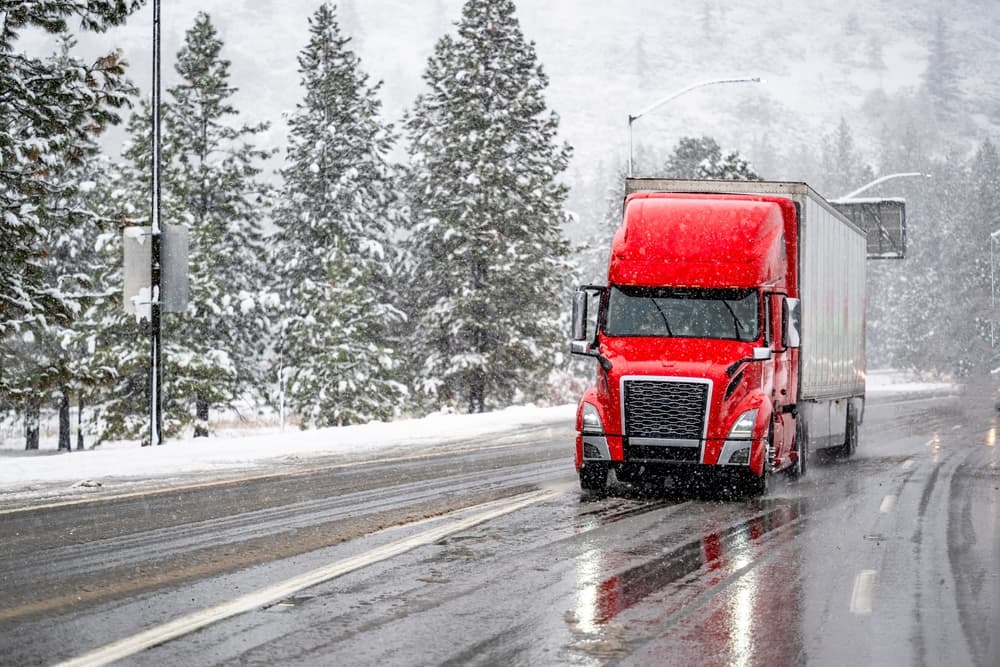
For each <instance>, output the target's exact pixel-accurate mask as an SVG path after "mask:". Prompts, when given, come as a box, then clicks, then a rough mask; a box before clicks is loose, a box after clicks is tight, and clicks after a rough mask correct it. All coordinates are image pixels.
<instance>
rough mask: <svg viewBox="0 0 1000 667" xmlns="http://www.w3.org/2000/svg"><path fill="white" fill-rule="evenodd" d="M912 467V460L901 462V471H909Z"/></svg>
mask: <svg viewBox="0 0 1000 667" xmlns="http://www.w3.org/2000/svg"><path fill="white" fill-rule="evenodd" d="M912 467H913V459H906V460H905V461H903V470H909V469H910V468H912Z"/></svg>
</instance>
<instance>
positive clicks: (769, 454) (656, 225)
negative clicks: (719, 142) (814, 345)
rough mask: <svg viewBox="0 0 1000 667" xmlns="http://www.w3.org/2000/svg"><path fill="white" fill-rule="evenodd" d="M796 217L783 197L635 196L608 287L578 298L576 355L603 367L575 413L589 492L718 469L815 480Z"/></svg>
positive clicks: (584, 290)
mask: <svg viewBox="0 0 1000 667" xmlns="http://www.w3.org/2000/svg"><path fill="white" fill-rule="evenodd" d="M798 215H799V213H798V209H797V207H796V205H795V203H794V202H793V201H791V200H790V199H788V198H784V197H777V196H761V195H743V194H738V195H726V194H692V193H663V192H638V193H633V194H631V195H629V197H628V198H627V199H626V201H625V207H624V216H623V222H622V225H621V227H620V228H619V229H618V231H617V233H616V235H615V237H614V239H613V242H612V247H611V257H610V261H609V268H608V282H607V285H602V286H594V285H588V286H584V287H581V288H580V289H579V290H578V292H577V295H576V297H575V299H574V314H573V323H574V332H573V342H572V351H573V352H575V353H577V354H583V355H588V356H592V357H594V358H596V359H597V361H598V364H597V369H596V375H597V376H596V380H595V382H594V384H593V386H591V387H589V388H588V389H587V390H586V392H585V393H584V395H583V397H582V400H581V401H580V404H579V408H578V410H577V417H576V425H577V433H578V435H577V438H576V456H575V463H576V468H577V470H578V472H579V475H580V482H581V486H582V487H583V488H584V489H587V490H596V489H601V488H603V487H604V485H605V484H606V483H607V480H608V476H609V473H610V472H612V471H613V472H614V475H615V477H616V478H617V479H618V480H619V481H632V482H637V481H647V480H652V479H655V478H657V477H671V478H677V477H680V478H687V477H691V476H693V475H704V474H705V473H709V472H711V473H712V474H714V475H715V476H721V475H729V476H733V477H736V478H738V479H739V480H741V481H742V483H743V484H745V485H746V486H748V487H749V489H750V490H751V491H752V492H755V493H761V492H764V491H765V490H766V487H767V482H768V475H769V474H770V473H771V472H774V471H777V470H782V469H790V470H791V471H792V473H793V474H796V475H797V474H802V473H803V472H804V466H805V458H806V454H805V452H806V438H805V435H804V432H803V429H802V428H799V429H797V421H796V416H797V409H796V408H797V398H798V378H799V373H798V361H799V355H798V348H799V340H800V336H799V299H798V281H797V279H796V276H797V274H796V272H797V268H798V263H797V258H798V242H799V239H798V229H799V227H798ZM595 310H596V313H595V312H594V311H595ZM592 314H593V315H596V317H594V318H591V317H590V316H591V315H592ZM588 325H589V326H588ZM797 430H798V431H799V433H798V437H796V435H797Z"/></svg>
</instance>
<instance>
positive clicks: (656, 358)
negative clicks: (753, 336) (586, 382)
mask: <svg viewBox="0 0 1000 667" xmlns="http://www.w3.org/2000/svg"><path fill="white" fill-rule="evenodd" d="M602 343H603V345H602V346H601V349H602V352H603V354H604V355H605V356H606V357H607V358H608V359H609V360H610V361H611V363H612V364H613V368H612V370H611V373H610V376H611V377H610V378H609V379H610V380H611V381H612V382H614V383H617V381H618V380H619V379H620V378H621V377H622V376H625V375H664V376H674V377H693V378H707V379H710V380H713V381H715V382H727V381H728V376H727V375H726V369H727V368H728V367H729V366H730V365H731V364H733V363H734V362H736V361H739V360H740V359H746V358H748V357H751V356H753V348H754V343H746V342H741V341H735V340H717V339H707V338H646V337H628V338H604V339H603V340H602Z"/></svg>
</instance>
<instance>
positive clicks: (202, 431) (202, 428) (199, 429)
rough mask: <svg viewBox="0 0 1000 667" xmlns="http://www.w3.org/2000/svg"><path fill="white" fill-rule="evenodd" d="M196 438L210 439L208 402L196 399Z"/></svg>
mask: <svg viewBox="0 0 1000 667" xmlns="http://www.w3.org/2000/svg"><path fill="white" fill-rule="evenodd" d="M194 416H195V424H194V437H196V438H207V437H208V401H206V400H204V399H202V398H196V399H195V401H194Z"/></svg>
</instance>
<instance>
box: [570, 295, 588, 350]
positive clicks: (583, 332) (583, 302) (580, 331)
mask: <svg viewBox="0 0 1000 667" xmlns="http://www.w3.org/2000/svg"><path fill="white" fill-rule="evenodd" d="M587 300H588V299H587V292H586V291H585V290H582V289H578V290H577V291H576V292H575V293H574V294H573V332H572V339H573V340H574V341H582V340H587Z"/></svg>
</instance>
